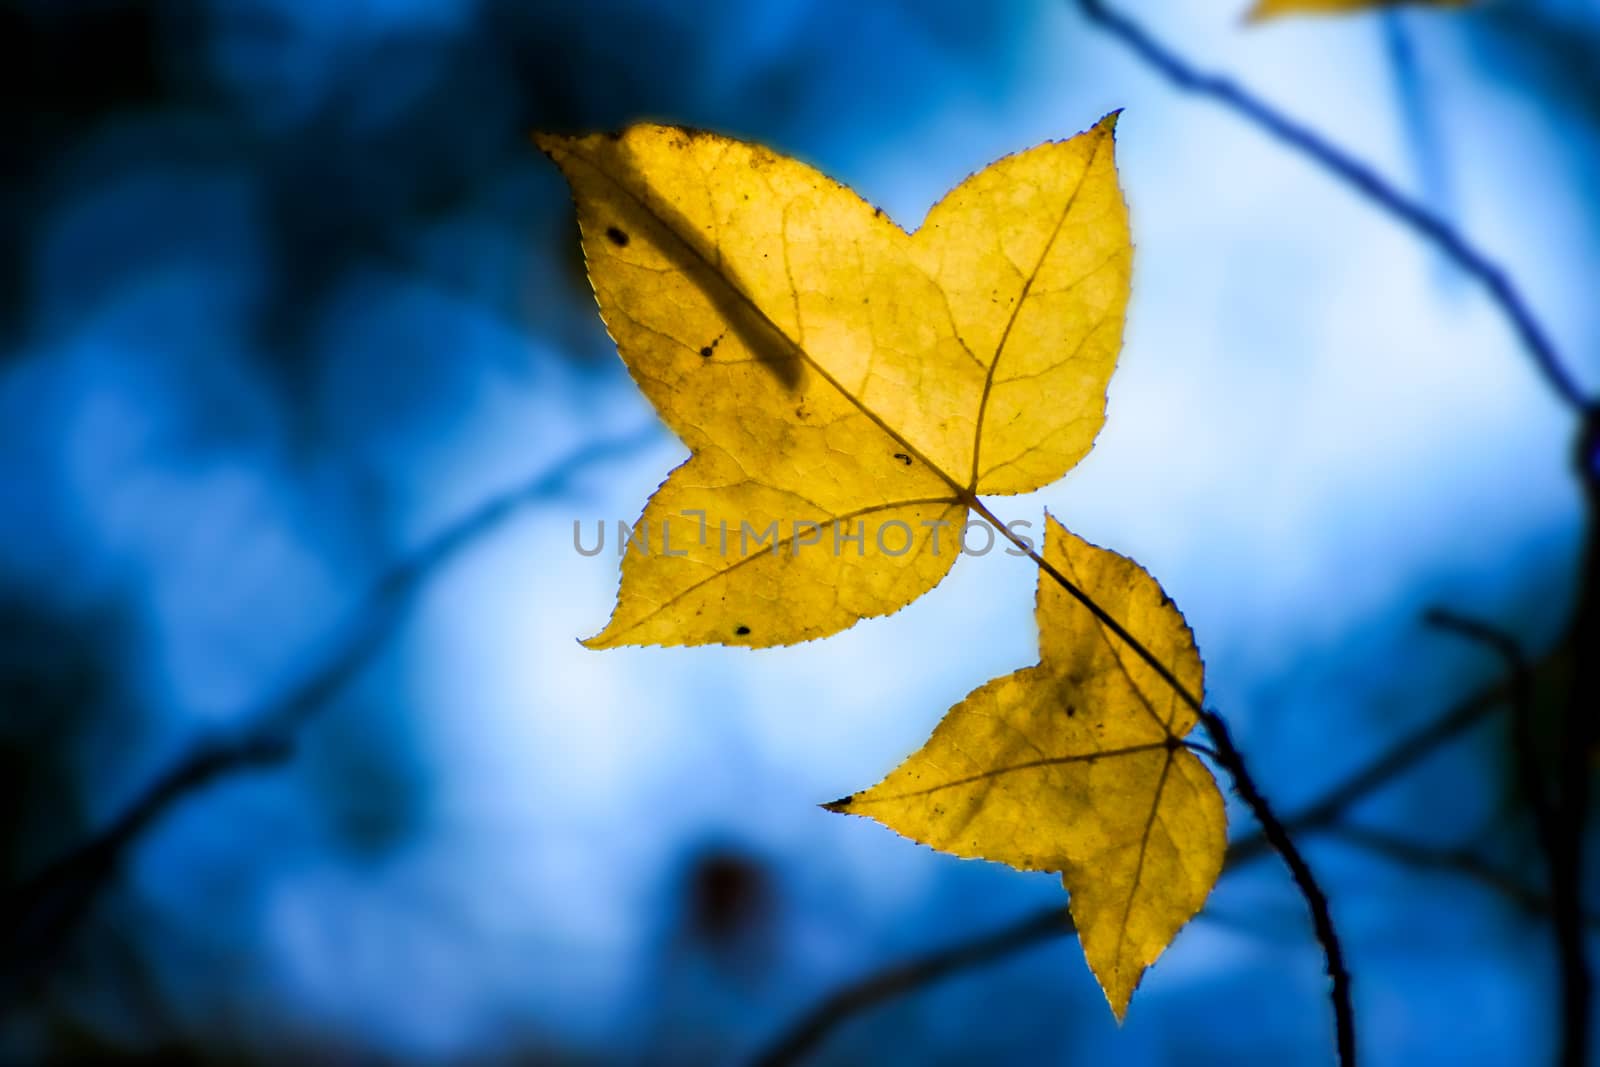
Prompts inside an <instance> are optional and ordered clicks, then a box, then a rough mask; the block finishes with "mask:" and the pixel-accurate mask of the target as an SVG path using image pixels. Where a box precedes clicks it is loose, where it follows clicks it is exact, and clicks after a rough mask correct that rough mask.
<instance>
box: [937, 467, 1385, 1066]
mask: <svg viewBox="0 0 1600 1067" xmlns="http://www.w3.org/2000/svg"><path fill="white" fill-rule="evenodd" d="M966 503H967V505H968V506H969V507H971V508H972V510H973V511H974V512H976V513H977V514H978V515H980V516H982V518H983V519H984V521H986V522H988V523H989V525H990V526H991V527H993V528H995V529H997V530H999V531H1000V532H1001V534H1002V535H1003V536H1004V537H1005V538H1006V539H1007V540H1009V541H1010V542H1011V543H1012V544H1014V545H1015V546H1016V547H1017V548H1019V549H1021V550H1022V551H1023V552H1024V553H1025V554H1026V555H1027V556H1028V558H1029V559H1031V560H1033V562H1034V563H1035V564H1036V565H1037V566H1038V567H1039V569H1040V570H1041V571H1043V572H1044V573H1045V574H1047V575H1049V576H1050V578H1051V579H1052V580H1054V581H1055V582H1056V584H1058V585H1060V586H1061V588H1062V589H1064V590H1066V591H1067V593H1068V594H1069V595H1070V596H1071V597H1072V598H1073V599H1074V600H1076V601H1077V602H1078V603H1080V604H1082V605H1083V606H1084V607H1085V608H1087V609H1088V611H1089V613H1090V614H1091V615H1093V616H1094V617H1095V619H1096V620H1097V621H1098V622H1099V623H1100V624H1101V625H1102V626H1104V627H1105V628H1106V629H1107V630H1109V631H1110V632H1111V633H1113V634H1115V635H1116V637H1117V639H1118V640H1120V641H1121V642H1123V644H1125V645H1127V647H1128V648H1129V649H1130V650H1131V651H1132V652H1133V653H1134V654H1135V655H1137V656H1138V657H1139V658H1140V659H1142V660H1144V662H1145V663H1146V664H1148V665H1149V667H1150V669H1151V670H1153V671H1155V672H1156V674H1157V675H1159V676H1160V678H1161V680H1162V681H1163V682H1165V683H1166V684H1167V685H1168V686H1170V687H1171V688H1172V691H1173V692H1174V693H1176V694H1177V695H1178V697H1179V699H1181V700H1182V701H1183V702H1184V703H1185V704H1187V705H1188V706H1189V707H1190V708H1191V709H1192V710H1193V711H1194V713H1195V714H1196V715H1197V716H1199V719H1200V722H1201V723H1202V724H1204V726H1205V728H1206V733H1207V734H1209V735H1210V736H1211V741H1212V744H1213V745H1214V746H1215V747H1216V750H1217V761H1218V762H1219V763H1220V764H1221V765H1222V766H1223V768H1225V769H1226V770H1227V772H1228V776H1229V777H1230V778H1231V779H1232V780H1233V787H1234V790H1235V791H1236V792H1237V793H1238V794H1239V796H1240V798H1241V799H1242V800H1244V802H1245V804H1246V805H1247V806H1249V808H1250V812H1251V814H1253V815H1254V816H1255V818H1256V822H1258V823H1259V824H1260V825H1261V830H1262V833H1263V834H1265V836H1266V839H1267V841H1268V842H1269V843H1270V844H1271V845H1272V847H1273V850H1274V851H1276V852H1277V853H1278V855H1279V856H1280V857H1282V858H1283V862H1284V863H1285V864H1286V865H1287V866H1288V868H1289V873H1290V874H1291V875H1292V876H1293V877H1294V882H1295V885H1296V886H1298V887H1299V889H1300V895H1301V896H1303V897H1304V898H1305V901H1306V907H1307V909H1308V910H1310V912H1311V925H1312V927H1313V928H1314V929H1315V931H1316V935H1317V940H1318V941H1319V942H1320V943H1321V945H1322V952H1323V955H1324V956H1325V957H1326V959H1327V967H1328V977H1329V979H1330V980H1331V981H1332V984H1333V988H1332V991H1331V995H1332V998H1333V1015H1334V1029H1335V1033H1336V1035H1337V1038H1338V1049H1339V1062H1340V1063H1341V1064H1343V1065H1344V1067H1352V1065H1353V1064H1354V1063H1355V1062H1356V1042H1355V1011H1354V1009H1353V1007H1352V1006H1351V999H1350V972H1349V970H1348V968H1346V966H1345V962H1344V949H1343V947H1342V946H1341V944H1340V942H1339V934H1338V932H1337V930H1335V928H1334V925H1333V915H1332V912H1331V911H1330V910H1329V908H1328V898H1327V895H1326V894H1325V893H1323V891H1322V887H1321V886H1320V885H1319V884H1318V883H1317V879H1316V876H1315V875H1314V874H1313V873H1312V871H1311V866H1310V865H1309V864H1308V863H1307V862H1306V860H1305V857H1304V856H1303V855H1301V853H1300V850H1299V848H1298V847H1296V845H1295V843H1294V840H1293V838H1291V837H1290V836H1289V831H1288V829H1287V828H1286V827H1285V826H1284V825H1283V823H1282V822H1281V821H1279V819H1278V817H1277V815H1276V814H1275V813H1274V812H1273V810H1272V806H1271V805H1270V804H1268V803H1267V798H1266V795H1265V794H1263V793H1262V792H1261V788H1260V787H1259V786H1258V785H1257V784H1256V781H1255V778H1254V776H1253V775H1251V773H1250V769H1249V767H1248V765H1247V764H1246V763H1245V761H1244V756H1243V754H1242V753H1240V751H1239V749H1238V748H1237V747H1236V746H1235V745H1234V743H1233V737H1232V735H1231V734H1230V733H1229V731H1228V725H1227V723H1226V722H1224V721H1223V719H1222V716H1220V715H1218V714H1217V713H1216V712H1214V711H1211V710H1208V709H1207V708H1206V707H1205V706H1204V705H1203V704H1202V703H1201V701H1200V698H1199V697H1198V696H1197V695H1195V694H1194V693H1191V692H1189V690H1188V688H1187V687H1186V686H1185V685H1184V684H1183V683H1182V682H1180V681H1179V680H1178V679H1177V677H1176V676H1174V675H1173V673H1172V671H1171V670H1169V669H1168V668H1167V665H1166V664H1164V663H1162V662H1161V661H1160V660H1159V659H1157V658H1156V656H1155V654H1154V653H1152V652H1151V651H1150V650H1149V649H1148V648H1146V647H1145V645H1144V644H1143V643H1142V642H1141V641H1140V640H1139V639H1138V638H1136V637H1134V636H1133V635H1132V634H1130V633H1129V632H1128V630H1127V628H1126V627H1124V626H1123V625H1122V624H1121V623H1120V622H1118V621H1117V620H1116V619H1114V618H1112V617H1111V615H1110V614H1108V613H1107V612H1106V610H1105V609H1104V608H1102V607H1101V606H1100V605H1099V604H1097V603H1095V600H1094V598H1093V597H1091V596H1090V595H1089V594H1088V593H1086V592H1084V590H1082V589H1081V588H1079V587H1078V585H1077V584H1076V583H1075V582H1073V581H1072V580H1071V579H1070V578H1068V577H1067V576H1066V575H1065V574H1062V573H1061V571H1060V570H1059V569H1058V568H1057V567H1056V566H1055V565H1054V564H1052V563H1051V562H1050V561H1048V560H1047V559H1045V558H1044V556H1043V555H1041V554H1040V553H1039V552H1038V550H1037V549H1035V548H1034V547H1033V544H1032V543H1031V542H1030V541H1029V540H1028V539H1027V538H1024V537H1022V536H1021V535H1020V534H1018V533H1016V532H1014V531H1013V530H1012V529H1011V528H1010V527H1009V526H1007V525H1006V524H1005V523H1003V522H1001V521H1000V519H999V518H998V517H997V516H996V515H995V513H994V512H993V511H990V510H989V507H988V505H986V504H985V503H984V502H983V501H982V500H979V499H978V498H977V497H976V496H972V495H968V496H967V498H966Z"/></svg>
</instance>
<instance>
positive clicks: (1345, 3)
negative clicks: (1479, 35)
mask: <svg viewBox="0 0 1600 1067" xmlns="http://www.w3.org/2000/svg"><path fill="white" fill-rule="evenodd" d="M1473 2H1474V0H1257V3H1256V6H1255V7H1254V8H1253V9H1252V10H1251V12H1250V16H1249V17H1250V18H1251V19H1252V20H1255V21H1259V20H1261V19H1270V18H1278V17H1280V16H1283V15H1348V14H1352V13H1354V12H1358V11H1370V10H1374V9H1377V8H1385V7H1404V6H1415V7H1466V6H1467V5H1469V4H1471V3H1473Z"/></svg>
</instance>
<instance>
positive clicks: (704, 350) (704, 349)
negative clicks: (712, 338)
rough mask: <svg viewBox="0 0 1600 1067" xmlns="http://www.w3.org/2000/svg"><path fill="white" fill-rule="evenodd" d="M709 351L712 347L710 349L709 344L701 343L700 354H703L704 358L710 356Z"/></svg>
mask: <svg viewBox="0 0 1600 1067" xmlns="http://www.w3.org/2000/svg"><path fill="white" fill-rule="evenodd" d="M711 351H712V349H711V346H710V345H703V346H701V348H700V354H701V355H702V356H704V357H705V358H707V359H710V358H711Z"/></svg>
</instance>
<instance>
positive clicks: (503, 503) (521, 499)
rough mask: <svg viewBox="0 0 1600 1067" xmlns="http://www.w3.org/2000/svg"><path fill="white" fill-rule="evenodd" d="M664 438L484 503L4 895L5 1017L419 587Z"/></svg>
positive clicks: (628, 442)
mask: <svg viewBox="0 0 1600 1067" xmlns="http://www.w3.org/2000/svg"><path fill="white" fill-rule="evenodd" d="M658 438H659V432H658V430H657V429H656V427H655V426H654V425H652V426H650V427H648V428H646V429H643V430H639V431H635V432H633V433H631V434H627V435H625V436H619V437H614V438H607V439H604V440H601V441H597V442H591V443H589V444H585V445H583V446H581V447H579V448H577V449H575V450H573V451H572V452H570V453H568V454H567V455H565V456H563V457H562V458H560V459H558V460H557V461H556V462H555V463H554V464H553V465H552V466H550V467H548V468H547V469H546V470H544V471H543V472H541V473H540V474H538V475H537V476H535V477H533V478H531V479H529V480H528V481H526V482H524V483H522V484H521V485H518V486H516V487H514V488H512V489H510V490H508V491H506V492H504V493H501V494H499V495H497V496H495V497H492V498H491V499H489V500H488V501H486V502H484V503H483V504H480V505H479V506H478V507H476V508H474V509H473V510H472V511H470V512H468V513H467V514H466V515H465V516H463V517H462V518H460V519H458V520H457V521H455V522H454V523H451V524H450V525H449V526H447V527H445V528H444V529H443V530H441V531H439V532H438V533H437V534H435V535H434V536H433V537H432V538H430V539H429V540H428V541H427V542H425V543H424V544H423V545H422V546H421V547H420V548H419V549H417V550H416V551H415V552H413V553H411V554H410V555H408V556H406V557H405V558H403V559H401V560H400V561H399V562H398V563H396V564H395V565H394V566H392V567H391V568H389V570H388V571H386V572H385V573H384V574H383V575H382V577H380V578H379V580H378V581H377V582H376V583H375V584H374V585H373V587H372V588H371V590H370V591H369V592H368V594H367V596H366V598H365V600H364V601H363V605H362V607H361V608H359V609H358V610H357V612H356V613H355V617H354V621H353V623H352V624H351V625H350V626H349V627H348V628H347V629H346V631H345V632H344V634H343V635H341V636H340V638H339V639H338V640H336V641H334V642H333V643H332V645H331V647H330V649H329V651H328V653H327V654H326V655H325V656H324V657H323V658H322V659H321V660H320V661H319V663H318V665H317V666H316V667H315V668H313V669H312V670H311V671H310V672H309V673H308V674H307V675H305V676H304V677H303V678H302V679H300V681H299V682H297V683H296V684H295V685H293V686H291V687H290V688H289V689H288V690H287V691H286V692H284V693H283V694H281V695H280V696H278V697H276V698H275V699H272V700H270V701H268V702H267V703H266V704H265V705H264V706H263V707H261V708H260V709H258V710H257V711H256V712H254V713H252V714H250V715H248V716H246V717H245V718H244V722H245V723H246V724H247V725H246V726H245V727H244V728H243V729H242V730H240V731H236V732H233V733H231V734H228V735H225V736H220V737H211V738H205V739H202V740H200V741H198V742H196V743H195V744H194V745H193V746H192V747H191V748H190V750H189V751H188V752H187V753H185V754H184V755H182V756H181V757H179V758H178V759H177V760H176V761H175V762H174V763H173V764H172V766H171V767H169V768H168V769H167V770H166V771H165V772H163V773H162V774H160V775H158V776H157V777H156V778H155V780H154V781H152V782H151V783H150V785H149V786H147V787H146V788H145V789H144V790H143V791H142V792H141V793H139V794H138V795H137V796H136V797H135V798H134V799H133V800H132V801H131V802H130V803H129V804H128V806H127V807H126V808H125V809H124V810H123V812H122V814H121V815H119V816H118V817H117V818H115V819H113V820H112V822H111V823H110V824H109V825H108V826H107V827H106V828H105V829H104V830H102V831H100V832H99V833H98V834H96V835H94V836H93V837H92V838H90V839H89V840H87V841H85V842H84V843H83V844H81V845H79V846H77V847H76V848H74V849H72V850H71V851H70V852H68V853H67V854H65V855H63V856H62V857H60V858H59V859H57V860H56V861H55V862H53V863H51V864H50V865H49V866H48V867H46V868H45V869H44V870H42V871H40V872H39V873H38V874H36V875H34V876H33V877H31V878H29V879H28V880H27V881H25V882H23V883H21V884H19V885H16V886H14V887H12V888H11V889H10V890H8V891H7V892H6V893H5V894H4V896H3V897H0V923H3V925H0V1014H3V1013H4V1012H5V1010H6V1009H7V1008H8V1007H9V1006H10V1005H11V1004H12V1003H13V1002H14V1001H15V999H16V997H17V995H18V994H19V993H20V992H21V991H22V989H23V987H24V986H25V985H27V984H28V983H29V982H30V981H33V980H37V979H38V978H40V977H41V976H42V975H43V974H44V973H45V971H46V970H47V969H48V967H49V965H50V963H51V962H52V961H53V960H54V958H55V957H56V955H57V954H58V952H59V951H60V949H61V948H62V947H63V946H64V945H65V944H66V942H67V940H68V939H69V938H70V937H71V935H72V934H73V932H74V931H75V930H76V929H77V928H78V926H79V925H80V924H81V923H82V921H83V920H84V919H85V918H86V917H87V915H88V914H89V912H90V910H91V908H92V907H93V905H94V903H95V901H96V900H97V899H98V897H99V896H100V894H101V893H103V892H104V891H105V890H106V888H107V887H108V886H109V885H110V884H111V883H112V881H113V880H114V879H115V877H116V874H117V872H118V870H119V869H120V867H121V865H122V861H123V860H124V859H125V858H126V856H127V855H128V853H130V852H131V851H133V850H134V849H135V848H136V847H138V845H139V844H140V842H141V841H142V840H143V839H144V837H145V835H146V834H147V833H148V832H149V831H150V829H151V828H152V827H153V826H154V825H155V824H156V823H157V822H159V821H160V819H161V818H162V817H163V816H165V815H166V814H168V813H169V812H170V811H171V810H172V809H173V808H174V807H177V806H178V805H180V804H183V803H185V802H187V801H190V800H193V799H195V798H196V797H198V796H199V795H200V794H201V793H202V792H203V791H204V789H205V788H206V787H207V786H209V785H212V784H213V783H215V782H218V781H221V780H223V779H227V778H231V777H235V776H237V775H240V774H243V773H245V772H247V771H251V770H254V769H258V768H261V767H264V766H271V765H274V764H277V763H281V762H282V761H284V760H285V759H287V758H289V757H290V756H291V755H292V754H293V749H294V743H295V738H296V735H297V733H298V731H299V730H300V728H301V727H302V726H304V725H305V724H306V723H307V722H308V721H309V720H311V719H312V718H314V717H315V716H316V715H318V714H319V713H321V712H322V711H323V710H325V709H326V708H328V707H329V706H330V705H331V704H332V703H333V701H334V699H335V698H336V697H337V696H338V695H339V694H340V693H341V692H343V690H344V689H345V687H346V686H347V685H349V684H350V682H351V681H352V680H353V679H355V678H356V677H357V676H358V675H360V673H361V671H362V670H363V668H365V667H366V666H367V664H368V663H370V662H371V660H372V658H373V656H374V654H375V653H376V652H378V650H379V649H381V648H382V647H383V645H384V644H385V643H386V642H387V641H388V639H389V638H390V636H392V635H393V633H394V631H395V628H396V626H397V624H398V623H399V621H400V620H401V618H403V617H404V615H405V612H406V610H407V609H408V608H409V607H410V605H411V603H412V601H413V599H414V598H415V596H416V594H417V592H418V591H419V590H420V589H421V588H422V587H423V586H424V585H426V584H427V583H428V581H429V580H430V579H432V578H433V577H434V576H436V575H437V574H439V573H440V572H441V571H442V570H443V569H444V567H445V565H446V564H448V563H449V562H451V561H452V560H453V559H455V557H456V556H458V555H460V554H461V553H462V552H463V551H465V550H466V549H468V548H470V547H472V546H474V545H476V544H478V543H480V542H481V541H482V540H483V539H484V538H485V537H486V536H487V535H489V534H490V533H492V532H494V531H495V530H497V529H499V528H500V527H501V526H502V525H503V524H504V523H505V522H506V520H507V519H509V518H511V517H512V516H513V515H515V514H516V513H517V512H518V511H519V510H521V509H522V508H523V507H525V506H527V505H529V504H532V503H535V502H538V501H541V500H548V499H550V498H552V497H555V496H558V495H559V494H561V493H564V492H568V491H569V490H570V487H571V486H572V484H573V483H574V482H575V481H576V480H577V479H578V477H579V476H580V475H582V474H583V473H585V472H586V471H587V470H588V469H589V468H591V467H594V466H596V465H599V464H601V463H605V462H608V461H611V460H615V459H618V458H620V457H623V456H625V455H628V454H629V453H632V452H634V451H637V450H638V449H639V448H641V447H643V446H644V445H646V444H648V443H649V442H650V441H653V440H656V439H658Z"/></svg>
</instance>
